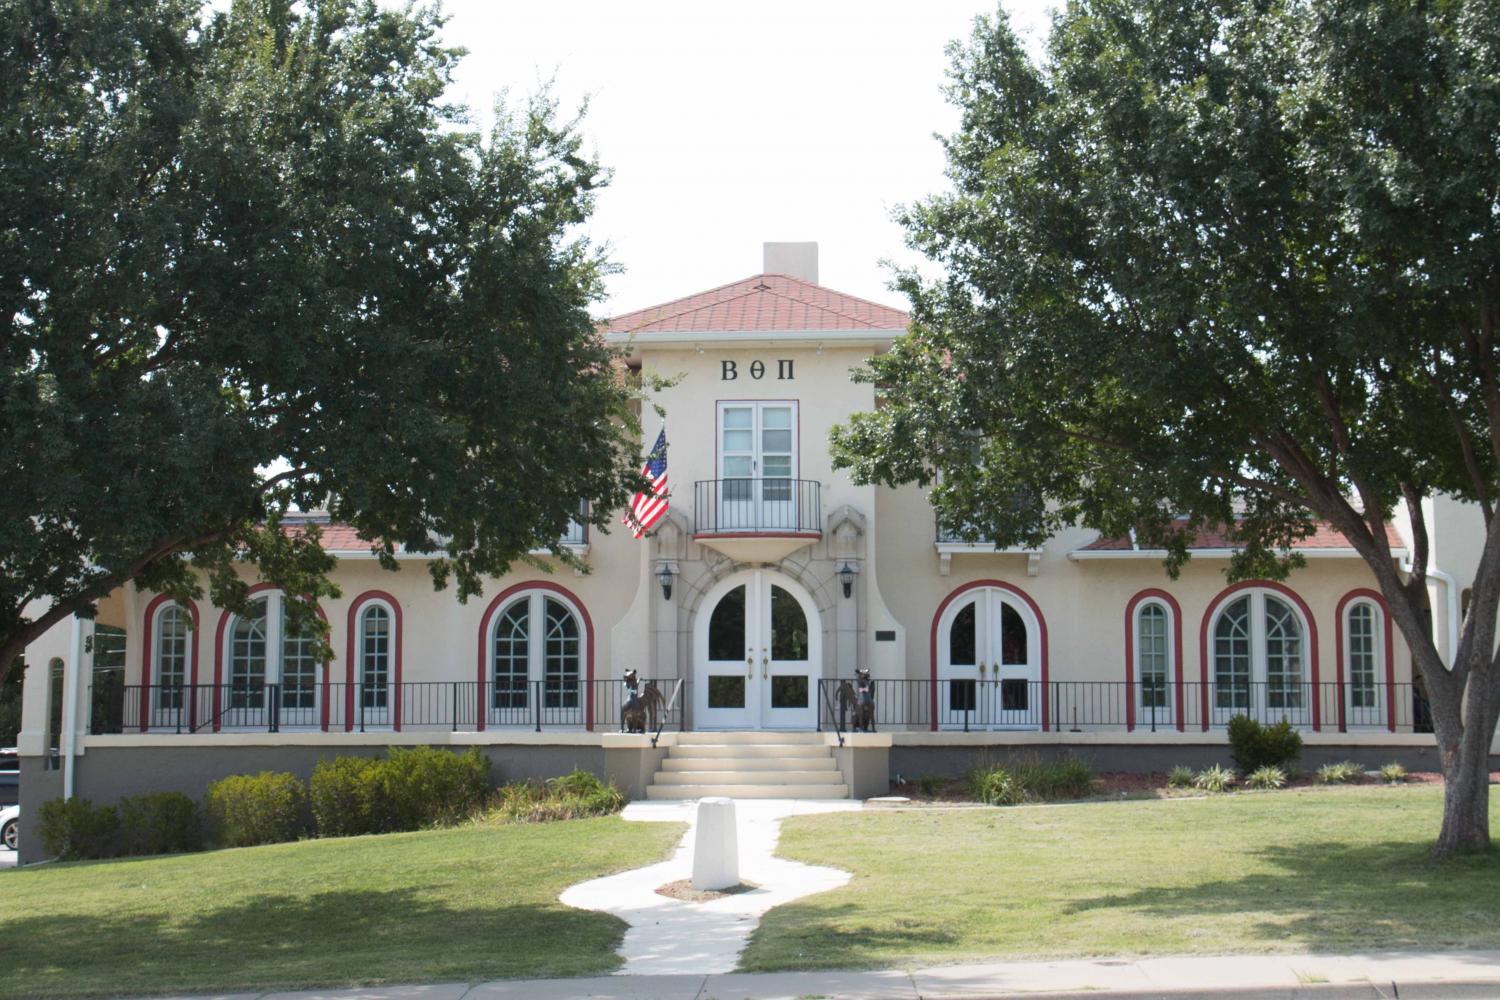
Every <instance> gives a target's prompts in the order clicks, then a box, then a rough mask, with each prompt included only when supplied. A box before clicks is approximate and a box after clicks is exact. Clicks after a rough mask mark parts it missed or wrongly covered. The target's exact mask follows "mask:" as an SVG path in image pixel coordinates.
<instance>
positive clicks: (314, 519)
mask: <svg viewBox="0 0 1500 1000" xmlns="http://www.w3.org/2000/svg"><path fill="white" fill-rule="evenodd" d="M308 524H316V525H317V526H318V527H319V528H321V529H322V530H323V534H322V539H321V544H322V546H323V549H324V551H327V552H369V551H370V550H371V544H370V542H369V541H367V540H366V539H364V538H361V537H360V536H359V532H358V531H356V530H355V529H354V526H353V525H349V524H340V523H337V522H334V521H330V520H329V519H328V515H326V514H322V515H319V514H310V515H309V514H300V515H298V514H293V515H291V516H289V517H288V519H287V520H285V521H283V522H282V524H281V530H282V531H284V532H286V533H287V534H288V535H299V534H301V533H302V529H303V528H304V527H305V526H307V525H308Z"/></svg>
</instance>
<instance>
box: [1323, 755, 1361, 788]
mask: <svg viewBox="0 0 1500 1000" xmlns="http://www.w3.org/2000/svg"><path fill="white" fill-rule="evenodd" d="M1364 776H1365V769H1364V768H1363V767H1360V766H1359V765H1358V764H1356V763H1354V761H1352V760H1341V761H1339V762H1337V763H1334V764H1324V765H1323V766H1322V767H1320V768H1318V784H1320V785H1349V784H1353V783H1354V782H1356V781H1358V780H1359V779H1361V778H1363V777H1364Z"/></svg>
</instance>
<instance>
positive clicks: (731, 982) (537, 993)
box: [234, 951, 1500, 1000]
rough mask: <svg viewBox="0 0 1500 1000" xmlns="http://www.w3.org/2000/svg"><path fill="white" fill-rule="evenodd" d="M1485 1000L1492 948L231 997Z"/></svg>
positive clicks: (1493, 976)
mask: <svg viewBox="0 0 1500 1000" xmlns="http://www.w3.org/2000/svg"><path fill="white" fill-rule="evenodd" d="M1039 995H1040V996H1045V997H1048V998H1050V1000H1063V998H1065V997H1083V996H1089V997H1099V996H1109V997H1112V998H1114V1000H1124V998H1127V997H1161V996H1172V997H1179V998H1180V997H1192V996H1213V997H1221V998H1227V997H1239V998H1248V997H1258V998H1259V997H1266V998H1269V997H1277V998H1285V997H1308V998H1318V1000H1329V998H1339V1000H1343V998H1348V997H1360V998H1363V997H1371V998H1396V997H1400V998H1407V1000H1412V998H1417V997H1434V998H1435V997H1443V998H1459V997H1495V996H1500V951H1454V952H1425V953H1423V952H1405V953H1379V954H1369V955H1252V956H1246V955H1230V956H1223V957H1212V956H1210V957H1204V956H1195V957H1190V958H1148V959H1140V960H1135V961H1082V960H1080V961H1066V962H1008V963H1001V964H994V965H952V966H938V967H935V968H930V969H918V970H916V971H915V972H910V973H908V972H896V971H887V972H784V973H766V974H746V973H736V974H730V975H721V976H701V975H699V976H606V977H602V978H598V979H534V980H508V981H502V982H492V983H480V984H478V985H469V984H467V983H453V984H443V985H436V986H392V987H372V988H369V989H357V990H321V991H320V990H314V991H309V992H305V993H276V994H269V995H268V994H243V995H240V996H237V997H236V998H234V1000H255V998H257V997H261V998H264V1000H813V998H828V1000H835V998H836V1000H939V998H955V1000H957V998H963V1000H974V998H979V997H1036V996H1039Z"/></svg>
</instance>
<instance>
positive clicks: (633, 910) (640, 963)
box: [559, 799, 862, 980]
mask: <svg viewBox="0 0 1500 1000" xmlns="http://www.w3.org/2000/svg"><path fill="white" fill-rule="evenodd" d="M734 805H735V813H736V819H737V828H736V829H737V834H738V840H739V849H740V851H739V853H740V879H741V880H742V881H744V882H748V883H752V884H754V885H756V886H758V888H756V889H754V890H752V891H750V892H744V893H739V894H737V895H733V896H725V897H723V898H722V899H716V900H712V901H710V902H705V903H689V902H686V901H683V900H680V899H670V898H668V897H666V896H663V895H660V894H659V893H658V892H657V891H656V890H657V889H659V888H661V887H662V886H664V885H666V884H667V883H669V882H675V881H678V880H679V879H686V878H690V877H691V876H692V872H693V834H694V825H693V824H695V823H696V820H697V807H698V804H697V803H696V802H691V801H685V802H673V801H659V802H632V803H631V804H630V805H628V806H626V807H625V811H624V813H622V814H621V815H622V816H623V817H624V818H625V819H627V820H635V821H637V822H647V823H649V822H673V823H682V822H686V823H688V824H689V826H688V831H687V835H686V836H684V837H683V838H682V843H681V844H679V845H678V847H677V851H676V853H675V854H673V855H672V857H671V858H669V859H668V860H666V861H662V862H660V863H658V864H654V865H648V866H647V867H645V868H636V869H633V870H632V871H628V872H621V873H619V874H618V875H610V876H607V877H605V878H598V879H593V880H591V881H588V882H581V883H579V884H578V885H575V886H572V887H570V888H568V889H565V890H564V891H563V893H562V895H561V896H560V897H559V898H560V899H561V900H562V901H563V902H564V903H566V904H567V905H568V906H576V907H578V908H579V909H583V910H600V911H603V912H605V913H612V914H614V915H615V916H617V917H619V918H620V919H622V920H624V921H625V922H626V923H628V924H629V925H630V929H629V930H627V931H626V932H625V939H624V941H623V942H621V945H620V955H621V957H622V958H624V959H625V965H624V966H623V967H622V968H621V969H620V973H621V974H622V975H636V976H652V975H687V976H689V977H693V976H696V977H697V979H698V980H701V979H702V977H703V976H704V975H706V974H714V973H721V972H730V971H733V969H734V967H735V966H736V965H738V964H739V957H740V952H741V951H743V950H744V949H745V945H746V944H747V943H748V942H749V940H750V932H751V931H753V930H755V926H756V925H757V924H758V923H760V918H761V916H762V915H764V914H765V912H766V911H767V910H769V909H771V908H772V907H773V906H780V905H782V904H783V903H790V902H791V901H792V900H794V899H801V898H802V897H803V896H810V895H812V894H813V893H816V892H826V891H827V890H829V889H837V888H838V887H839V886H841V885H843V884H845V883H846V882H848V881H849V878H850V875H849V873H848V872H846V871H840V870H838V869H837V868H824V867H817V866H813V865H805V864H802V863H801V862H798V861H790V860H787V859H786V858H778V857H776V856H775V854H776V840H777V838H778V837H779V836H780V833H781V821H782V820H783V819H785V818H786V817H788V816H796V815H806V814H808V813H818V812H843V811H849V810H855V809H859V808H861V807H862V803H859V802H851V801H849V800H847V799H844V800H837V799H830V800H815V799H736V800H735V803H734Z"/></svg>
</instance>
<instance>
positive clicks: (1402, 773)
mask: <svg viewBox="0 0 1500 1000" xmlns="http://www.w3.org/2000/svg"><path fill="white" fill-rule="evenodd" d="M1380 780H1381V781H1383V782H1385V783H1386V784H1387V785H1399V784H1401V783H1402V782H1403V781H1405V780H1406V768H1405V767H1403V766H1401V764H1399V763H1397V762H1396V761H1391V762H1390V763H1389V764H1382V765H1380Z"/></svg>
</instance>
